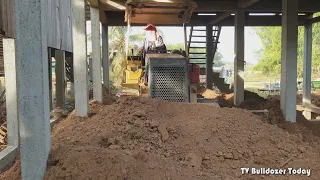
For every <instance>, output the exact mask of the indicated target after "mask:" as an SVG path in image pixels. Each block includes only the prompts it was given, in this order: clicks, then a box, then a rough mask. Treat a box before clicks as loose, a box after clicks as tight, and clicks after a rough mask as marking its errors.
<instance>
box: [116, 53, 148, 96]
mask: <svg viewBox="0 0 320 180" xmlns="http://www.w3.org/2000/svg"><path fill="white" fill-rule="evenodd" d="M124 63H125V64H124V68H123V77H122V84H121V85H122V87H124V88H130V89H136V90H139V81H140V77H141V74H142V71H143V70H142V68H141V61H140V60H138V59H134V57H127V58H126V59H125V61H124ZM133 69H134V70H133Z"/></svg>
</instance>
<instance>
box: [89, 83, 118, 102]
mask: <svg viewBox="0 0 320 180" xmlns="http://www.w3.org/2000/svg"><path fill="white" fill-rule="evenodd" d="M89 99H93V90H89ZM117 99H118V97H117V96H115V95H113V93H111V92H110V91H109V90H108V89H107V88H105V87H102V103H103V104H104V105H110V104H112V103H114V102H116V101H117Z"/></svg>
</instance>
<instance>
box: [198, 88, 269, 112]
mask: <svg viewBox="0 0 320 180" xmlns="http://www.w3.org/2000/svg"><path fill="white" fill-rule="evenodd" d="M198 93H199V95H201V96H202V97H203V98H206V99H216V100H218V103H219V105H220V107H233V104H234V103H233V98H234V93H230V94H220V93H217V92H216V91H215V90H211V89H206V88H205V87H204V86H200V87H199V88H198ZM244 99H245V101H244V102H243V103H242V104H241V105H240V107H241V108H245V109H255V108H254V106H255V105H256V104H259V103H262V102H266V99H264V98H263V97H261V96H259V95H258V94H257V93H254V92H251V91H247V90H245V91H244Z"/></svg>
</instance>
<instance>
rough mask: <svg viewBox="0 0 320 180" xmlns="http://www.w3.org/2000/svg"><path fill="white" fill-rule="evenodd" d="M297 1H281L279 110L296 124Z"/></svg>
mask: <svg viewBox="0 0 320 180" xmlns="http://www.w3.org/2000/svg"><path fill="white" fill-rule="evenodd" d="M297 44H298V0H282V60H281V61H282V63H281V109H282V111H283V114H284V116H285V119H286V120H287V121H290V122H296V104H297V99H296V97H297Z"/></svg>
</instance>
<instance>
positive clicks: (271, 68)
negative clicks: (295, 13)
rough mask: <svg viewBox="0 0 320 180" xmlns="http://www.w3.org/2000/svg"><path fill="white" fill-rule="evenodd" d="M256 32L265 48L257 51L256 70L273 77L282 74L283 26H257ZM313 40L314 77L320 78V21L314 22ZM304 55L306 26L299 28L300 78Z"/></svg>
mask: <svg viewBox="0 0 320 180" xmlns="http://www.w3.org/2000/svg"><path fill="white" fill-rule="evenodd" d="M255 32H256V34H257V35H258V36H259V37H260V39H261V42H262V46H263V48H262V49H261V50H260V51H258V52H256V53H257V56H258V58H259V59H258V60H259V61H258V64H257V65H256V66H255V67H254V68H253V69H254V70H258V71H262V72H263V73H264V74H266V75H268V76H272V77H278V78H279V77H280V74H281V34H282V28H281V27H257V28H255ZM312 35H313V42H312V48H313V49H312V74H313V78H314V79H315V78H319V74H320V23H315V24H313V34H312ZM303 57H304V27H303V26H300V27H299V29H298V57H297V60H298V62H297V63H298V64H297V67H298V68H297V70H298V78H302V76H303Z"/></svg>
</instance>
